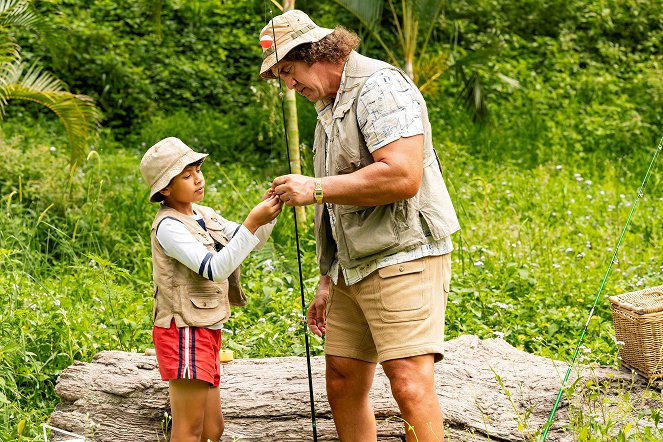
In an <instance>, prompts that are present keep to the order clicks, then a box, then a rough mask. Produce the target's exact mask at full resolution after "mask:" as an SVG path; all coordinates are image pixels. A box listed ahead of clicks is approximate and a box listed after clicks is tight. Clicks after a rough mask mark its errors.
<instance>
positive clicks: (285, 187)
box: [272, 174, 315, 206]
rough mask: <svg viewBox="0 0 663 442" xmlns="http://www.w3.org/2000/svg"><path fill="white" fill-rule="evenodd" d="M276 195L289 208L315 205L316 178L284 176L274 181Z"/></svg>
mask: <svg viewBox="0 0 663 442" xmlns="http://www.w3.org/2000/svg"><path fill="white" fill-rule="evenodd" d="M272 189H273V190H274V193H275V194H276V195H277V196H278V197H279V199H280V200H281V201H283V202H284V203H285V204H286V205H288V206H307V205H309V204H313V203H315V197H314V196H313V192H314V191H315V178H312V177H309V176H304V175H296V174H290V175H283V176H280V177H276V178H274V181H272Z"/></svg>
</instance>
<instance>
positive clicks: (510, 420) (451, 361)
mask: <svg viewBox="0 0 663 442" xmlns="http://www.w3.org/2000/svg"><path fill="white" fill-rule="evenodd" d="M445 348H446V351H445V359H444V361H442V362H441V363H439V364H436V368H435V371H436V385H437V392H438V396H439V398H440V403H441V405H442V407H443V410H444V413H445V424H446V426H447V432H446V437H447V440H455V441H458V440H461V441H487V440H491V441H519V440H523V439H527V438H528V437H527V435H528V434H531V433H533V432H535V431H537V430H538V429H539V428H540V427H541V426H542V425H544V424H545V422H546V420H547V418H548V415H549V413H550V411H551V409H552V406H553V403H554V400H555V396H556V394H557V392H558V390H559V388H560V382H561V378H562V377H563V376H564V373H565V372H566V369H567V365H566V364H564V363H560V362H556V361H553V360H550V359H546V358H543V357H539V356H534V355H531V354H528V353H526V352H523V351H521V350H518V349H516V348H514V347H512V346H511V345H509V344H508V343H506V342H505V341H503V340H501V339H487V340H480V339H478V338H477V337H475V336H461V337H458V338H456V339H453V340H450V341H448V342H446V347H445ZM223 370H224V373H223V375H222V379H221V400H222V406H223V412H224V416H225V419H226V432H225V434H224V436H223V438H222V441H234V440H246V441H288V442H292V441H308V440H312V439H313V438H312V433H313V432H312V425H311V418H310V404H309V390H308V380H307V369H306V359H305V358H302V357H280V358H267V359H236V360H234V361H232V362H231V363H229V364H226V365H224V367H223ZM582 370H583V372H582V374H581V376H583V378H584V377H586V376H591V377H592V378H593V379H594V385H600V384H606V383H608V384H610V385H616V384H618V383H621V384H627V383H630V384H629V385H631V393H633V391H634V390H633V388H632V386H633V377H632V375H631V373H630V372H626V371H620V370H616V369H614V368H609V367H594V368H592V369H591V370H590V369H589V368H587V367H583V369H582ZM312 371H313V390H314V396H315V407H316V423H317V434H318V439H319V440H321V441H329V440H338V438H337V435H336V431H335V429H334V424H333V421H332V416H331V411H330V409H329V405H328V403H327V400H326V395H325V382H324V371H325V361H324V358H323V357H314V358H313V359H312ZM574 371H575V370H574ZM577 377H578V375H577V373H574V375H573V376H572V379H571V381H573V380H574V379H576V378H577ZM637 383H638V382H636V384H637ZM640 384H642V382H641V381H640ZM56 392H57V394H58V395H59V396H60V397H61V399H62V402H61V403H60V404H59V405H58V406H57V407H56V409H55V411H54V412H53V414H52V416H51V421H50V423H51V425H53V426H55V427H58V428H62V429H64V430H68V431H71V432H74V433H77V434H81V435H84V436H86V437H87V438H88V440H91V441H98V442H111V441H112V442H118V441H131V442H143V441H144V442H148V441H149V442H154V441H157V440H165V439H166V438H165V436H164V427H165V426H166V419H165V414H166V413H167V412H168V411H169V404H168V384H167V383H166V382H163V381H162V380H161V379H160V377H159V373H158V369H157V362H156V358H155V357H154V356H145V355H142V354H138V353H126V352H119V351H103V352H101V353H99V354H97V355H96V356H95V357H94V358H93V360H92V362H89V363H86V362H77V363H75V364H74V365H72V366H70V367H68V368H67V369H65V370H64V371H63V372H62V374H61V376H60V378H59V379H58V382H57V386H56ZM371 398H372V401H373V405H374V410H375V416H376V418H377V422H378V433H379V437H378V439H379V440H380V441H401V440H404V437H403V436H404V428H403V425H402V423H400V422H398V421H397V420H396V419H393V418H394V417H396V416H398V407H397V406H396V403H395V402H394V400H393V398H392V397H391V394H390V388H389V382H388V380H387V378H386V376H385V375H384V373H383V372H382V370H381V369H380V367H379V366H378V369H377V372H376V376H375V381H374V384H373V388H372V390H371ZM390 418H391V419H390ZM568 421H569V403H568V401H567V400H566V398H564V400H563V401H562V403H561V407H560V409H559V411H558V412H557V414H556V421H555V424H554V425H553V427H552V429H551V430H550V432H549V434H548V439H547V440H548V441H551V442H552V441H567V440H568V441H570V440H573V437H572V434H570V433H569V432H568V431H567V430H565V426H566V425H567V424H568ZM519 425H520V427H521V428H520V429H519ZM415 431H417V432H423V431H426V430H425V429H417V428H415Z"/></svg>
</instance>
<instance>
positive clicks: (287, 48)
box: [260, 10, 460, 442]
mask: <svg viewBox="0 0 663 442" xmlns="http://www.w3.org/2000/svg"><path fill="white" fill-rule="evenodd" d="M260 36H261V45H262V46H263V62H262V66H261V69H260V75H261V76H262V77H263V78H276V77H277V76H279V75H280V77H281V79H282V80H283V81H284V83H285V84H286V86H287V87H288V88H290V89H295V90H296V91H297V92H298V93H299V94H301V95H302V96H304V97H306V98H307V99H308V100H310V101H311V102H314V103H315V107H316V111H317V113H318V123H317V126H316V131H315V140H314V145H313V149H314V160H313V161H314V168H315V177H308V176H303V175H294V174H290V175H284V176H280V177H277V178H275V179H274V181H273V183H272V187H273V189H274V191H275V192H276V194H277V195H278V196H279V198H280V199H281V200H282V201H283V202H285V203H286V204H287V205H290V206H301V205H307V204H316V206H315V232H316V245H317V258H318V264H319V267H320V273H321V278H320V284H319V286H318V291H317V293H316V296H315V299H314V300H313V302H312V303H311V305H310V307H309V310H308V326H309V328H310V329H311V331H313V333H315V334H316V335H318V336H323V335H324V336H325V354H326V364H327V369H326V381H327V396H328V399H329V403H330V406H331V409H332V414H333V417H334V423H335V425H336V429H337V431H338V435H339V437H340V439H341V440H342V441H358V442H365V441H369V440H376V438H377V435H376V422H375V416H374V413H373V409H372V405H371V403H370V401H369V398H368V393H369V390H370V388H371V384H372V383H373V376H374V372H375V365H376V363H380V364H382V367H383V369H384V372H385V374H386V375H387V377H388V378H389V381H390V385H391V391H392V394H393V396H394V398H395V399H396V402H397V403H398V406H399V409H400V412H401V416H402V418H403V419H404V420H405V421H406V422H407V423H408V424H409V425H406V429H407V440H408V441H414V440H419V441H422V442H423V441H439V440H442V438H443V432H444V427H443V422H442V412H441V410H440V405H439V402H438V398H437V394H436V391H435V384H434V370H433V364H434V362H437V361H439V360H441V359H442V350H443V346H442V344H443V340H444V312H445V308H446V301H447V295H448V292H449V281H450V275H451V259H450V252H451V250H452V249H453V246H452V244H451V239H450V235H451V234H452V233H453V232H455V231H456V230H458V229H459V228H460V227H459V225H458V220H457V218H456V214H455V212H454V209H453V206H452V204H451V199H450V198H449V194H448V192H447V189H446V186H445V184H444V181H443V179H442V175H441V171H440V166H439V161H438V159H437V155H436V153H435V150H434V149H433V144H432V139H431V128H430V123H429V121H428V113H427V109H426V104H425V102H424V99H423V97H422V95H421V93H420V92H419V91H418V90H417V88H416V86H415V85H414V84H413V83H412V82H411V81H410V80H409V79H408V78H407V76H406V75H405V74H404V73H403V72H402V71H400V70H399V69H397V68H395V67H393V66H391V65H389V64H387V63H384V62H381V61H379V60H373V59H370V58H367V57H364V56H362V55H360V54H358V53H357V52H355V51H354V49H356V47H357V46H358V43H359V38H358V37H357V35H356V34H354V33H352V32H350V31H347V30H346V29H344V28H342V27H337V28H336V29H334V30H332V29H325V28H321V27H319V26H317V25H316V24H315V23H314V22H313V21H311V19H310V18H309V17H308V16H307V15H306V14H304V13H303V12H301V11H296V10H293V11H288V12H286V13H284V14H282V15H279V16H277V17H274V18H273V19H272V20H271V21H270V22H269V23H268V24H267V25H266V26H265V27H264V28H263V30H262V31H261V33H260ZM272 40H273V42H272V44H271V46H270V42H271V41H272ZM266 41H267V42H266ZM265 42H266V43H267V44H265ZM277 56H278V64H277Z"/></svg>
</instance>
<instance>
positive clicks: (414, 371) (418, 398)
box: [382, 354, 444, 442]
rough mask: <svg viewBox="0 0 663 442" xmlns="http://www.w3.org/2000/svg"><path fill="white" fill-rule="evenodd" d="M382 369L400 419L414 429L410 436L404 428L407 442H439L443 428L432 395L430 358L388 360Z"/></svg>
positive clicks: (437, 401)
mask: <svg viewBox="0 0 663 442" xmlns="http://www.w3.org/2000/svg"><path fill="white" fill-rule="evenodd" d="M382 368H383V369H384V372H385V374H386V375H387V377H388V378H389V382H390V384H391V392H392V394H393V396H394V399H396V402H397V403H398V408H399V409H400V411H401V416H402V417H403V419H404V420H405V421H406V422H407V424H409V425H410V426H412V427H413V429H414V432H412V431H409V430H408V428H409V427H408V425H407V424H406V426H405V429H406V431H407V440H408V441H415V440H417V441H419V442H429V441H435V442H438V441H442V440H443V439H444V424H443V421H442V410H441V409H440V403H439V400H438V397H437V393H436V391H435V378H434V374H435V373H434V370H433V355H432V354H431V355H422V356H413V357H409V358H403V359H392V360H389V361H385V362H383V363H382ZM415 433H416V437H415Z"/></svg>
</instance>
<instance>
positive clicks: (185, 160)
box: [150, 151, 209, 203]
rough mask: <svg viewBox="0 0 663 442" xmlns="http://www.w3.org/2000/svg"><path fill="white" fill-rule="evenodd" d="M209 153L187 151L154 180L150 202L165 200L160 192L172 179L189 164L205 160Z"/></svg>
mask: <svg viewBox="0 0 663 442" xmlns="http://www.w3.org/2000/svg"><path fill="white" fill-rule="evenodd" d="M208 155H209V154H206V153H198V152H194V151H190V152H187V153H186V154H185V155H183V156H182V157H181V158H180V159H179V160H177V162H176V163H175V164H173V165H172V166H171V167H170V168H169V169H168V170H166V171H165V172H164V173H163V175H161V177H159V179H158V180H156V181H155V182H154V184H153V185H152V188H151V189H150V202H151V203H158V202H159V201H163V198H162V197H161V196H160V195H161V194H160V193H159V192H160V191H161V190H163V189H164V188H166V187H167V186H168V184H169V183H170V180H172V179H173V178H175V177H176V176H177V175H179V174H180V173H181V172H182V171H183V170H184V168H185V167H186V166H188V165H189V164H191V163H196V162H198V161H200V160H203V159H205V158H207V156H208Z"/></svg>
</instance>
